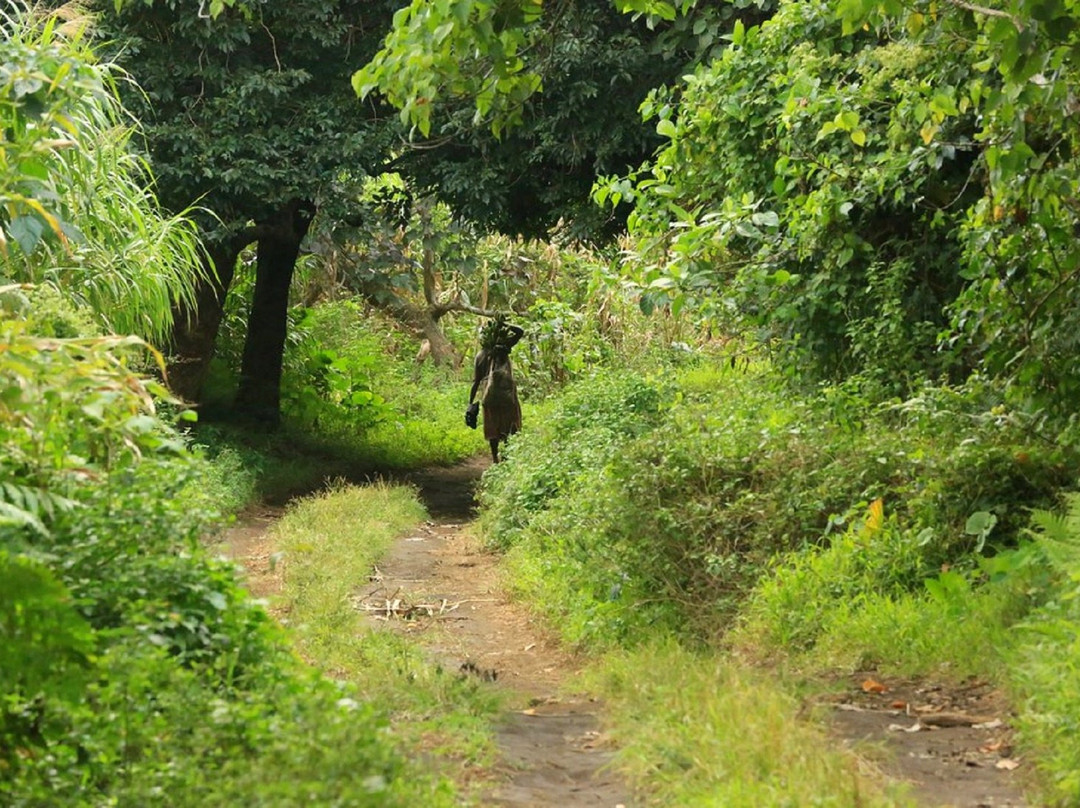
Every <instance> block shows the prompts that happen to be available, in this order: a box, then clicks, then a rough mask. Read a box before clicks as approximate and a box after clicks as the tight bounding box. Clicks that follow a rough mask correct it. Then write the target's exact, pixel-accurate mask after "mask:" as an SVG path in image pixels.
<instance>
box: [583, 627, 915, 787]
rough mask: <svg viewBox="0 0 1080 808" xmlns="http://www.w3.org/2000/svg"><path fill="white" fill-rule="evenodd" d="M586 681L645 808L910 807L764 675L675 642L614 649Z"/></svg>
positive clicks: (622, 763) (618, 759)
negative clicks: (670, 807) (600, 702)
mask: <svg viewBox="0 0 1080 808" xmlns="http://www.w3.org/2000/svg"><path fill="white" fill-rule="evenodd" d="M587 678H588V681H589V683H590V685H591V686H593V687H594V688H596V689H597V691H598V692H599V693H600V694H601V695H602V697H603V699H604V700H605V702H606V705H607V708H608V712H609V717H610V720H611V723H612V728H611V733H612V735H613V738H614V740H615V741H616V742H617V744H618V746H619V751H618V752H617V762H618V765H619V767H620V768H621V769H622V770H623V771H625V772H626V773H627V774H628V776H629V778H630V780H631V783H632V784H634V785H635V786H636V787H637V788H638V790H639V792H640V793H641V794H642V795H643V796H644V797H645V804H646V805H658V806H661V805H695V806H697V805H700V806H717V808H719V807H720V806H724V808H739V807H740V806H745V807H746V808H757V807H758V806H762V805H768V806H791V808H796V806H797V807H798V808H802V807H803V806H836V807H837V808H841V806H843V807H845V808H846V806H851V805H863V806H867V808H870V806H897V805H906V804H908V803H907V802H905V801H904V798H903V796H902V794H901V793H900V792H899V791H898V790H897V789H886V788H884V787H882V786H881V785H880V783H881V779H882V778H881V777H880V775H878V774H877V773H876V772H874V771H873V770H872V769H871V768H870V767H869V766H868V765H867V764H866V763H865V762H860V761H859V760H858V759H857V758H855V757H853V756H852V755H850V754H848V753H846V752H843V751H840V750H836V749H834V748H832V746H831V744H830V743H829V740H828V739H827V738H826V736H825V734H824V733H823V732H822V731H821V730H820V729H819V728H817V727H815V726H813V725H812V724H810V723H809V722H807V721H805V720H803V719H800V718H798V717H797V716H798V714H799V712H800V709H799V703H798V700H797V699H795V698H793V697H792V696H791V695H790V693H789V691H788V690H787V689H786V688H785V686H784V684H783V683H782V682H774V681H772V680H770V679H769V678H767V677H763V676H762V675H761V673H760V672H754V671H750V670H747V669H742V668H739V667H737V666H736V665H733V664H731V663H730V662H725V661H722V660H721V659H720V658H718V657H716V656H714V655H707V654H695V653H692V652H690V651H687V650H686V649H685V648H684V647H683V646H681V645H679V644H678V643H675V642H670V641H668V642H653V643H647V644H644V645H642V646H640V647H638V648H636V649H634V650H632V651H623V652H619V653H614V654H609V655H607V656H606V657H605V658H604V660H603V663H602V665H598V666H596V667H595V668H594V670H593V671H592V672H591V673H590V674H588V677H587Z"/></svg>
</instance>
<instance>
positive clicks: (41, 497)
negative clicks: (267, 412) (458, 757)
mask: <svg viewBox="0 0 1080 808" xmlns="http://www.w3.org/2000/svg"><path fill="white" fill-rule="evenodd" d="M50 316H51V315H50ZM33 330H34V324H33V323H28V322H26V321H17V320H4V321H2V322H0V340H2V342H3V344H4V348H5V350H4V351H3V352H2V353H0V378H2V379H3V383H2V384H0V436H2V438H3V441H4V445H5V447H6V451H5V453H4V455H3V456H2V457H0V575H3V578H4V581H5V585H4V587H3V588H2V592H0V626H2V628H3V632H4V636H5V642H4V644H3V646H4V647H3V649H2V651H0V769H2V771H3V776H2V777H0V801H2V802H4V804H10V805H44V804H55V803H57V802H63V803H65V804H96V803H98V802H110V801H117V802H119V803H121V804H145V803H148V802H162V801H166V802H168V803H169V804H174V805H203V804H231V803H234V802H241V801H246V802H252V801H253V802H255V803H256V804H260V803H269V804H288V803H291V802H296V801H300V800H314V801H316V802H324V803H325V802H334V801H338V802H341V803H348V804H355V805H412V804H417V802H418V801H422V802H425V804H431V803H430V801H431V799H432V798H433V797H438V795H439V794H442V795H443V796H445V793H446V792H445V788H444V787H443V786H441V785H439V782H438V781H437V780H435V779H430V780H429V779H426V778H424V777H420V776H417V774H416V773H415V772H410V773H408V774H405V773H404V767H405V765H406V764H405V762H404V758H403V757H402V755H401V753H400V752H399V751H398V750H397V747H396V746H395V744H393V743H388V742H387V738H386V732H385V726H386V719H385V716H383V715H382V714H380V713H379V712H378V710H377V709H375V708H373V707H360V706H358V705H357V704H356V702H355V701H354V700H349V699H347V698H346V697H347V694H343V693H342V692H341V690H340V688H338V687H337V686H336V685H333V684H330V683H329V682H326V681H325V680H320V679H318V677H316V676H314V675H313V674H311V673H310V672H307V671H305V670H304V669H303V668H302V666H301V665H300V663H299V662H298V661H297V660H296V658H295V656H294V654H293V653H292V651H291V650H290V649H289V648H288V646H287V644H286V643H285V642H284V640H283V639H282V638H281V636H280V635H279V633H278V632H277V631H276V630H275V629H274V627H273V626H272V625H271V623H270V621H269V618H268V617H267V615H266V613H265V611H263V609H262V608H261V607H259V606H258V605H257V604H255V603H254V602H253V601H252V599H251V598H250V596H249V595H248V594H247V593H246V591H245V590H244V589H242V588H241V587H239V586H238V584H237V582H236V580H235V575H234V572H233V569H232V568H231V566H230V565H228V564H226V563H224V562H221V561H215V560H212V559H210V558H209V557H208V556H207V554H206V552H205V551H204V550H203V549H202V548H201V547H200V545H199V538H200V537H201V536H202V535H203V534H204V533H205V532H206V531H207V530H208V529H210V528H211V527H212V525H213V523H214V520H215V519H216V518H217V517H218V514H219V512H220V509H221V505H222V502H221V500H217V499H215V498H214V496H213V493H214V492H213V491H212V490H209V489H208V487H207V486H208V483H209V482H210V480H211V479H212V477H211V476H208V475H207V474H206V465H205V463H204V462H201V461H200V460H199V459H198V458H197V457H195V456H193V455H191V454H190V453H189V452H188V451H187V450H186V448H185V446H184V443H183V441H182V440H181V439H180V437H179V436H178V435H177V434H176V433H175V432H173V431H172V430H171V429H170V428H169V427H168V426H167V425H166V424H165V423H164V422H163V421H162V420H160V418H158V417H156V415H155V412H156V409H157V406H156V403H155V402H157V401H160V400H161V397H162V396H163V395H164V391H163V390H162V388H161V387H160V386H159V385H157V384H156V383H154V382H152V381H149V380H146V379H143V378H141V377H140V376H138V375H137V374H136V373H134V372H132V371H131V370H130V369H129V366H128V358H127V357H128V355H129V354H130V353H131V352H132V351H134V350H136V349H139V348H140V347H141V346H142V343H140V342H139V341H138V340H133V339H122V338H115V337H110V338H94V339H80V338H76V339H54V338H48V339H45V338H41V337H33V336H28V334H27V332H32V331H33ZM225 457H226V458H228V455H227V454H226V455H225ZM218 462H219V464H220V466H219V468H218V471H217V473H218V474H222V473H228V471H229V463H232V464H233V466H232V471H234V472H235V471H236V468H235V458H234V459H233V460H227V459H226V460H222V455H219V456H218ZM227 493H228V492H227ZM229 496H235V493H229ZM343 699H344V700H343ZM118 717H122V718H118ZM208 771H213V772H214V776H213V777H212V778H210V777H207V775H206V773H207V772H208ZM447 801H448V800H447Z"/></svg>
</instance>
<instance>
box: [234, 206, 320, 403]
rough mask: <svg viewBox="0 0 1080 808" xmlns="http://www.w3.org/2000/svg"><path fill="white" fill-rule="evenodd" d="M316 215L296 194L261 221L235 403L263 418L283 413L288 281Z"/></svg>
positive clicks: (290, 281) (290, 278)
mask: <svg viewBox="0 0 1080 808" xmlns="http://www.w3.org/2000/svg"><path fill="white" fill-rule="evenodd" d="M313 216H314V209H313V207H312V206H311V204H310V203H308V202H302V201H300V200H294V201H293V202H291V203H290V204H289V205H288V206H286V207H285V209H283V210H282V211H280V212H279V213H278V214H277V215H275V216H274V217H273V218H272V219H270V220H268V221H266V222H264V223H262V224H263V225H265V227H266V232H264V233H263V234H262V235H261V236H260V238H259V246H258V252H257V255H256V262H255V294H254V297H253V298H252V302H251V314H250V316H249V317H248V328H247V337H246V339H245V341H244V357H243V362H242V364H241V368H240V388H239V390H238V391H237V394H236V409H237V410H238V411H239V412H241V413H243V414H244V415H245V416H247V417H249V418H251V419H253V420H256V421H260V422H263V423H268V424H276V423H277V422H278V420H279V419H280V417H281V367H282V360H283V358H284V354H285V335H286V334H285V332H286V323H287V318H288V311H289V287H290V286H291V285H292V277H293V271H294V269H295V268H296V258H297V256H298V255H299V254H300V243H301V242H302V241H303V240H304V236H305V235H307V231H308V227H309V226H310V224H311V219H312V217H313Z"/></svg>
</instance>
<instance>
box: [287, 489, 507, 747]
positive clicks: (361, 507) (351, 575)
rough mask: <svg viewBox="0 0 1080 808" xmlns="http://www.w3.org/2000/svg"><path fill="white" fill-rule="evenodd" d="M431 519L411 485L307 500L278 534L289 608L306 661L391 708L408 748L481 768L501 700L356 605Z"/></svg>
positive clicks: (394, 727)
mask: <svg viewBox="0 0 1080 808" xmlns="http://www.w3.org/2000/svg"><path fill="white" fill-rule="evenodd" d="M425 515H426V514H425V512H424V510H423V507H422V506H421V505H420V503H419V501H418V500H417V499H416V495H415V492H414V491H413V490H412V489H410V488H406V487H403V486H393V485H382V484H380V485H371V486H363V487H357V486H345V485H337V486H334V487H333V488H331V489H330V490H328V491H326V492H324V493H322V494H319V495H316V496H311V497H307V498H304V499H302V500H300V501H298V502H297V503H296V504H295V505H294V506H292V507H291V508H290V509H289V511H288V513H286V515H285V516H284V517H283V518H282V519H281V521H280V522H278V523H277V525H276V526H275V528H274V533H275V545H276V546H277V547H278V548H279V549H280V550H281V551H282V552H283V553H284V558H285V561H284V564H285V589H284V593H283V597H282V600H281V604H282V607H283V609H284V612H285V616H286V619H287V621H288V623H289V625H290V626H291V627H292V629H293V631H294V632H295V636H296V638H297V645H298V649H299V651H300V653H301V654H302V655H303V656H304V658H305V659H308V660H309V661H310V662H312V663H313V664H314V665H316V666H317V667H319V668H320V669H322V670H325V671H328V672H329V673H330V674H331V675H332V676H334V677H335V678H337V679H339V680H341V681H343V682H347V683H349V685H350V688H352V691H351V692H352V696H353V698H355V699H357V700H358V701H360V702H363V703H367V704H379V705H384V709H386V708H387V707H388V711H387V715H388V718H389V721H390V726H391V731H392V734H393V735H394V736H396V737H398V738H399V739H400V741H401V742H402V743H403V744H405V745H406V746H409V747H411V748H422V749H425V750H428V751H431V752H437V753H438V754H439V755H440V756H445V757H446V758H448V759H451V760H453V762H454V763H455V764H456V765H457V766H458V767H460V766H461V765H462V764H464V765H467V766H472V765H479V764H481V763H484V762H488V761H489V760H490V758H491V755H492V743H491V738H490V734H489V729H488V720H489V718H490V716H491V715H492V713H493V711H494V710H495V709H496V706H497V702H496V699H495V697H494V696H493V695H492V694H491V693H489V692H486V691H485V690H484V689H483V688H481V686H480V685H479V684H478V683H477V682H476V681H475V680H473V679H466V678H463V677H460V676H458V675H457V674H456V672H451V671H445V670H443V669H442V668H440V667H439V666H437V665H434V664H432V663H430V662H428V661H427V660H425V658H424V656H423V654H422V653H421V652H420V651H419V650H418V649H417V648H415V647H414V646H412V645H410V644H409V643H408V642H406V641H405V640H404V639H403V638H401V637H398V636H397V635H395V634H393V633H391V632H388V631H377V630H374V629H372V628H370V627H367V626H365V625H364V624H363V622H362V620H361V618H360V615H359V613H358V611H357V609H356V607H355V606H354V604H353V598H354V597H355V596H356V595H357V594H358V592H359V590H360V589H361V588H362V587H364V586H368V585H369V582H368V577H369V575H370V573H371V570H372V568H373V566H374V564H375V562H376V560H377V559H378V558H379V557H380V556H381V555H382V554H383V553H385V551H386V550H387V549H388V548H389V546H390V544H391V542H392V541H393V539H394V538H395V537H397V536H398V535H400V534H401V533H402V532H403V531H404V530H406V529H407V528H409V527H411V526H413V525H415V524H416V523H418V522H420V521H421V520H422V519H423V518H424V516H425Z"/></svg>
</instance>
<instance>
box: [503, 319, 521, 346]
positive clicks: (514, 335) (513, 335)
mask: <svg viewBox="0 0 1080 808" xmlns="http://www.w3.org/2000/svg"><path fill="white" fill-rule="evenodd" d="M505 328H506V349H507V350H510V349H511V348H513V347H514V346H515V345H517V344H518V342H520V341H521V338H522V337H523V336H524V335H525V329H524V328H522V327H521V326H518V325H511V324H510V323H507V324H506V325H505Z"/></svg>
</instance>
